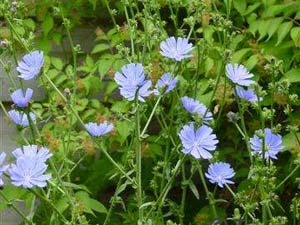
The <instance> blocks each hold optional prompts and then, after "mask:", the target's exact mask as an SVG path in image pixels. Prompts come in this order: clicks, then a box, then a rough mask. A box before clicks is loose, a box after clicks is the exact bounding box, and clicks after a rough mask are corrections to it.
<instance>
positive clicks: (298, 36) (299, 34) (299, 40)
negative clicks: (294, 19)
mask: <svg viewBox="0 0 300 225" xmlns="http://www.w3.org/2000/svg"><path fill="white" fill-rule="evenodd" d="M291 38H292V39H293V41H294V42H295V45H296V47H300V27H294V28H292V30H291Z"/></svg>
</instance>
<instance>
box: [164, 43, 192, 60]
mask: <svg viewBox="0 0 300 225" xmlns="http://www.w3.org/2000/svg"><path fill="white" fill-rule="evenodd" d="M160 50H161V51H160V54H162V55H163V56H165V57H168V58H171V59H174V60H176V61H181V60H183V59H185V58H190V57H192V55H190V54H189V52H190V51H192V50H193V45H192V44H191V43H188V39H187V38H181V37H179V38H177V40H176V39H175V37H170V38H168V39H167V40H165V41H162V42H161V43H160Z"/></svg>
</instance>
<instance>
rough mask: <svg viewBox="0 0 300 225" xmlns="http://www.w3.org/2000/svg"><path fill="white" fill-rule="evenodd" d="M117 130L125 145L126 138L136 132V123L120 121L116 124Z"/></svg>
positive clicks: (121, 141)
mask: <svg viewBox="0 0 300 225" xmlns="http://www.w3.org/2000/svg"><path fill="white" fill-rule="evenodd" d="M116 129H117V131H118V133H119V134H120V136H121V138H120V143H123V142H124V141H125V140H126V138H127V137H128V136H129V135H130V134H131V133H132V131H133V130H134V123H133V122H132V121H127V120H123V121H120V120H119V121H118V122H117V123H116Z"/></svg>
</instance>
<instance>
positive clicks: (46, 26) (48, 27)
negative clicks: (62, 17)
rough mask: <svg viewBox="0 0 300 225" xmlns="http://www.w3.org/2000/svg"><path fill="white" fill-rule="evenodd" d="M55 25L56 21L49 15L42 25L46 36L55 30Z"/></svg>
mask: <svg viewBox="0 0 300 225" xmlns="http://www.w3.org/2000/svg"><path fill="white" fill-rule="evenodd" d="M53 25H54V21H53V18H52V16H50V15H49V14H47V15H46V17H45V18H44V21H43V23H42V29H43V33H44V36H47V35H48V33H49V32H50V30H51V29H52V28H53Z"/></svg>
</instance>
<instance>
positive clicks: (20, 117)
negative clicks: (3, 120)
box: [8, 109, 35, 127]
mask: <svg viewBox="0 0 300 225" xmlns="http://www.w3.org/2000/svg"><path fill="white" fill-rule="evenodd" d="M8 115H9V117H10V119H11V120H12V121H14V123H15V124H17V125H20V126H23V127H27V126H29V121H28V117H27V115H26V114H25V113H24V112H19V111H17V110H14V109H12V110H10V111H8ZM29 116H30V118H31V120H32V121H33V122H34V121H35V114H34V113H33V112H30V113H29Z"/></svg>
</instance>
